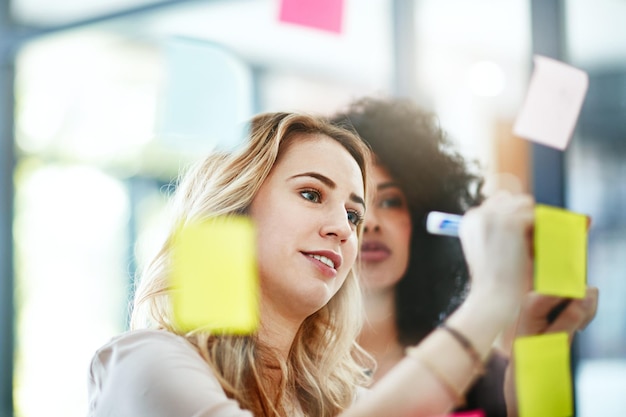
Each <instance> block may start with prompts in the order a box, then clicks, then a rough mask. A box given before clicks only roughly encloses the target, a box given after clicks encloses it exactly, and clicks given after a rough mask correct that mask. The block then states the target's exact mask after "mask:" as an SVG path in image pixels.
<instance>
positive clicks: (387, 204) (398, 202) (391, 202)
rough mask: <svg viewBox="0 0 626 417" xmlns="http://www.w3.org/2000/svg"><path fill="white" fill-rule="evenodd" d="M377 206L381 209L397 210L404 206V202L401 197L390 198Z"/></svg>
mask: <svg viewBox="0 0 626 417" xmlns="http://www.w3.org/2000/svg"><path fill="white" fill-rule="evenodd" d="M379 206H380V207H381V208H397V207H403V206H404V200H403V199H402V198H401V197H391V198H385V199H384V200H381V202H380V204H379Z"/></svg>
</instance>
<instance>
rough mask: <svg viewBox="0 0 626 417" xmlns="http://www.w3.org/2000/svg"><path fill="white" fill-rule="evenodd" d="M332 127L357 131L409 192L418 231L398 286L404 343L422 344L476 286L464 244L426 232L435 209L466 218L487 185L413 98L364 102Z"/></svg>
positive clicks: (338, 117)
mask: <svg viewBox="0 0 626 417" xmlns="http://www.w3.org/2000/svg"><path fill="white" fill-rule="evenodd" d="M331 122H332V123H333V124H336V125H338V126H341V127H344V128H347V129H350V130H352V131H354V132H356V133H357V134H358V135H359V136H360V137H361V138H362V139H363V140H364V141H365V142H367V143H368V144H369V145H370V146H371V148H372V150H373V151H374V154H375V155H376V157H377V163H379V164H381V165H382V166H384V167H385V168H387V170H388V171H389V173H390V174H391V175H392V176H393V177H394V179H395V180H396V181H397V182H398V183H399V185H400V187H401V188H402V190H403V191H404V193H405V195H406V197H407V200H408V205H409V210H410V214H411V220H412V224H413V230H412V232H411V247H410V260H409V266H408V269H407V272H406V274H405V276H404V277H403V278H402V280H400V282H399V283H398V284H397V285H396V320H397V327H398V332H399V341H400V343H401V344H403V345H405V346H406V345H410V344H415V343H418V342H419V341H421V340H422V339H423V338H424V337H425V336H426V335H427V334H428V333H429V332H430V331H431V330H433V329H434V328H435V327H436V326H437V325H438V324H439V323H440V322H441V321H442V320H443V319H444V318H445V317H447V316H448V315H449V314H450V313H451V312H452V311H454V310H455V309H456V308H457V307H458V306H459V305H460V303H461V302H462V301H463V299H464V297H465V295H466V291H467V284H468V280H469V272H468V270H467V265H466V263H465V260H464V257H463V252H462V248H461V244H460V241H459V240H458V239H456V238H451V237H442V236H434V235H431V234H429V233H427V232H426V228H425V216H426V215H427V214H428V212H430V211H432V210H438V211H444V212H448V213H457V214H462V213H464V212H465V211H466V210H467V209H468V208H470V207H472V206H475V205H477V204H480V202H482V200H483V196H482V193H481V187H482V183H483V179H482V177H481V176H479V175H478V174H477V173H476V172H475V171H474V170H477V169H478V164H477V163H476V162H468V161H466V160H465V159H464V158H463V157H462V156H461V155H460V154H459V153H458V152H457V151H456V150H455V149H454V146H453V143H452V142H451V141H450V140H449V139H448V137H447V136H446V134H445V133H444V132H443V130H442V129H441V128H440V126H439V122H438V119H437V118H436V117H435V116H434V115H433V114H432V113H429V112H427V111H425V110H423V109H421V108H419V107H417V106H416V105H415V104H413V103H412V102H411V101H409V100H408V99H377V98H362V99H359V100H357V101H355V102H353V103H352V104H350V106H349V107H348V109H347V110H345V111H343V112H340V113H337V114H335V115H334V116H332V117H331Z"/></svg>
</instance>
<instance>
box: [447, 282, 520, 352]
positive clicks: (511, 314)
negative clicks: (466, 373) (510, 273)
mask: <svg viewBox="0 0 626 417" xmlns="http://www.w3.org/2000/svg"><path fill="white" fill-rule="evenodd" d="M507 303H508V304H507ZM512 304H515V303H511V301H510V300H501V299H498V297H497V296H494V295H489V294H487V293H480V292H472V291H470V293H469V295H468V297H467V299H466V300H465V301H464V302H463V304H462V305H461V306H460V307H459V308H458V309H457V310H456V311H455V312H454V314H452V315H451V316H450V317H449V318H448V319H447V320H446V322H447V323H448V325H450V326H451V327H453V328H454V329H456V330H458V331H459V332H461V333H462V334H463V335H464V336H465V337H466V338H467V339H468V340H469V341H471V342H472V344H473V345H474V347H475V348H476V350H477V351H478V352H479V354H481V355H482V358H483V360H484V359H485V358H486V357H487V355H488V354H489V352H490V350H491V346H492V345H493V342H494V341H495V339H496V338H497V336H498V335H499V334H500V333H501V332H502V330H504V329H505V328H506V327H507V326H508V325H509V324H511V323H512V321H513V320H514V319H515V317H517V311H518V308H517V307H516V306H515V305H512Z"/></svg>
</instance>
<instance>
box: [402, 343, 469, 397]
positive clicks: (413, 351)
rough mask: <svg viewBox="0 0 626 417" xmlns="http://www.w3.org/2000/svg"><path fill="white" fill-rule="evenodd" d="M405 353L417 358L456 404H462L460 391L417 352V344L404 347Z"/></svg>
mask: <svg viewBox="0 0 626 417" xmlns="http://www.w3.org/2000/svg"><path fill="white" fill-rule="evenodd" d="M405 353H406V356H408V357H411V358H413V359H417V360H418V361H419V362H420V363H421V364H422V365H423V366H424V368H426V369H427V370H428V371H429V372H430V373H431V374H432V375H433V376H434V377H435V378H436V379H437V381H439V383H440V384H441V386H442V387H443V388H444V389H445V391H446V393H447V394H448V396H450V398H452V400H453V401H454V404H455V405H456V406H461V405H463V404H464V400H463V395H462V393H461V392H460V391H459V390H458V389H457V388H456V387H455V386H454V384H452V382H450V380H449V379H448V378H447V377H446V376H445V375H444V374H443V373H442V372H441V371H439V370H438V369H437V367H435V365H434V364H433V363H431V362H430V361H428V360H427V359H426V358H425V357H424V356H423V355H422V354H421V353H419V348H418V347H417V346H410V347H408V348H406V351H405Z"/></svg>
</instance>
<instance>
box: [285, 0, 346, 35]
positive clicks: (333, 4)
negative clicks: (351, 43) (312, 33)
mask: <svg viewBox="0 0 626 417" xmlns="http://www.w3.org/2000/svg"><path fill="white" fill-rule="evenodd" d="M343 10H344V0H282V1H281V4H280V21H281V22H286V23H295V24H298V25H302V26H307V27H312V28H316V29H322V30H326V31H329V32H336V33H340V32H341V22H342V20H343Z"/></svg>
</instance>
